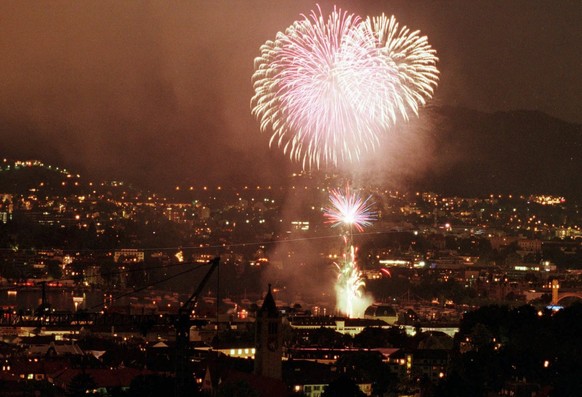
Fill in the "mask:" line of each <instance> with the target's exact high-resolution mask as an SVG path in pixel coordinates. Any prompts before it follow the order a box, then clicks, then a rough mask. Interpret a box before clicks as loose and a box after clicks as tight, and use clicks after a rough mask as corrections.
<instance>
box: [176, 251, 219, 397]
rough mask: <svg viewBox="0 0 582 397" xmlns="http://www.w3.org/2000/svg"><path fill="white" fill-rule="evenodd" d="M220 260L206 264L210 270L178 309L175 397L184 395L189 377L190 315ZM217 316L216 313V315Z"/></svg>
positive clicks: (213, 260) (216, 259)
mask: <svg viewBox="0 0 582 397" xmlns="http://www.w3.org/2000/svg"><path fill="white" fill-rule="evenodd" d="M219 262H220V258H219V257H216V258H214V259H212V260H211V261H209V262H208V264H209V265H210V269H208V272H207V273H206V275H205V276H204V278H203V279H202V281H200V284H198V287H197V288H196V290H195V291H194V292H193V293H192V295H190V298H188V300H186V302H184V304H183V305H182V306H181V307H180V309H178V318H177V319H176V397H182V396H184V395H185V394H186V384H187V381H188V378H190V377H191V375H190V374H189V373H188V361H187V360H188V350H189V349H188V346H189V343H190V326H191V321H190V315H191V314H192V311H193V310H194V308H195V307H196V303H197V302H198V297H199V295H200V293H201V292H202V290H203V289H204V287H205V286H206V284H207V283H208V280H209V279H210V276H212V273H214V270H215V269H216V268H217V267H218V264H219ZM216 315H217V316H218V313H216Z"/></svg>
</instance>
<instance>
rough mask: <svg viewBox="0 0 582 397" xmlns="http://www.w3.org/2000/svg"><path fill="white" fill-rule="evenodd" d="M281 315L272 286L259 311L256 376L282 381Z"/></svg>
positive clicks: (256, 341)
mask: <svg viewBox="0 0 582 397" xmlns="http://www.w3.org/2000/svg"><path fill="white" fill-rule="evenodd" d="M281 324H282V322H281V315H280V314H279V311H278V310H277V305H275V299H273V294H272V293H271V284H269V291H268V292H267V296H265V300H264V301H263V305H262V306H261V308H260V309H259V310H258V311H257V320H256V323H255V325H256V331H255V374H256V375H261V376H265V377H268V378H274V379H281V360H282V357H283V346H282V343H283V333H282V329H281V328H282V326H281Z"/></svg>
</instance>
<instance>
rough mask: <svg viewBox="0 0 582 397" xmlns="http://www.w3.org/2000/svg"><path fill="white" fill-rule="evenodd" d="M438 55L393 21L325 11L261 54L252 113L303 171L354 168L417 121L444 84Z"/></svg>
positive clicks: (421, 38)
mask: <svg viewBox="0 0 582 397" xmlns="http://www.w3.org/2000/svg"><path fill="white" fill-rule="evenodd" d="M437 60H438V58H437V57H436V51H435V50H434V49H432V47H431V46H430V45H429V43H428V41H427V38H426V37H425V36H421V35H420V34H419V32H418V31H415V32H412V31H410V30H409V29H408V28H406V27H405V26H403V27H400V26H399V24H398V23H397V22H396V20H395V19H394V17H386V16H385V15H382V16H380V17H376V18H367V19H366V20H362V19H361V18H360V17H358V16H356V15H353V14H348V13H347V12H342V11H341V10H339V9H336V8H334V10H333V12H332V13H331V14H330V15H329V16H328V17H327V18H326V17H324V16H323V13H322V11H321V9H319V8H318V12H316V11H312V12H311V14H310V15H309V16H303V19H302V20H300V21H296V22H295V23H294V24H293V25H291V26H290V27H289V28H287V29H286V30H285V32H284V33H283V32H279V33H278V34H277V36H276V38H275V40H274V41H267V42H266V43H265V44H264V45H262V46H261V49H260V56H259V57H257V58H256V59H255V72H254V74H253V77H252V81H253V87H254V90H255V94H254V96H253V98H252V100H251V108H252V113H253V114H254V115H255V116H256V117H257V119H258V120H259V122H260V126H261V130H262V131H266V130H270V131H271V132H272V135H271V140H270V144H271V145H273V144H277V145H278V146H279V147H281V148H282V149H283V151H284V153H286V154H288V155H289V156H290V157H291V158H292V159H293V160H296V161H299V162H301V163H302V164H303V167H304V168H312V167H316V168H319V167H320V166H322V165H326V164H333V165H337V164H338V163H339V162H340V161H355V160H358V159H360V157H361V156H362V154H363V153H366V152H369V151H371V150H373V149H374V148H375V147H376V146H377V144H378V142H379V137H380V136H381V134H382V133H384V132H385V131H387V130H388V129H389V128H390V127H391V126H392V125H393V124H395V123H396V121H397V119H398V118H403V119H408V117H409V114H410V113H413V114H417V112H418V108H419V106H422V105H424V104H425V103H426V101H427V99H428V98H430V97H431V96H432V94H433V91H434V88H435V87H436V84H437V81H438V69H437V68H436V62H437Z"/></svg>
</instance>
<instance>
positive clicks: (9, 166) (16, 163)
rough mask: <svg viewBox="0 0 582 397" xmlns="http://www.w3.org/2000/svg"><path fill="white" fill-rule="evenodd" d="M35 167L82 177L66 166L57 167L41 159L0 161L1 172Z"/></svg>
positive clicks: (68, 176)
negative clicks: (71, 171) (72, 172)
mask: <svg viewBox="0 0 582 397" xmlns="http://www.w3.org/2000/svg"><path fill="white" fill-rule="evenodd" d="M33 167H38V168H43V169H46V170H49V171H53V172H56V173H59V174H62V175H65V176H66V177H67V178H73V177H74V178H80V175H78V174H77V175H73V174H71V173H70V172H69V171H68V170H67V169H65V168H61V167H55V166H52V165H50V164H45V163H43V162H42V161H40V160H25V161H22V160H8V159H4V160H3V161H2V162H1V163H0V172H6V171H16V170H21V169H27V168H33Z"/></svg>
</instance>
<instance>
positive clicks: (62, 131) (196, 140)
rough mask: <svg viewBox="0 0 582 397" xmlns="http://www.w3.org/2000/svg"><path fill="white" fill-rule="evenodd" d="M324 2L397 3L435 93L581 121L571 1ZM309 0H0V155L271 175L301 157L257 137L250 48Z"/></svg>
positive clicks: (102, 172) (150, 175) (159, 176)
mask: <svg viewBox="0 0 582 397" xmlns="http://www.w3.org/2000/svg"><path fill="white" fill-rule="evenodd" d="M333 4H337V5H338V6H339V7H341V8H342V9H345V10H347V11H350V12H353V13H357V14H359V15H361V16H362V17H365V16H367V15H372V16H373V15H379V14H381V13H382V12H384V13H386V14H389V15H390V14H394V15H395V16H396V18H397V19H398V21H399V22H401V23H402V24H405V25H407V26H409V27H411V28H412V29H419V30H421V31H422V33H423V34H426V35H427V36H428V38H429V42H430V43H431V44H432V46H433V47H434V48H435V49H436V50H437V51H438V56H439V58H440V62H439V64H438V67H439V69H440V71H441V79H440V83H439V87H438V88H437V91H436V95H435V97H434V98H433V100H432V102H431V103H432V104H433V105H437V106H439V105H452V106H462V107H468V108H472V109H476V110H480V111H487V112H489V111H498V110H502V111H504V110H514V109H526V110H539V111H543V112H545V113H547V114H549V115H551V116H554V117H557V118H561V119H563V120H566V121H570V122H575V123H582V111H580V109H581V104H582V73H580V71H581V70H582V23H581V21H582V2H580V1H531V0H528V1H516V0H499V1H493V0H487V1H466V0H462V1H439V2H436V1H435V2H429V1H410V0H406V1H379V0H370V1H357V2H356V1H338V2H335V3H332V2H324V1H321V2H320V5H321V6H322V9H323V10H324V11H325V12H328V11H330V10H331V9H332V7H333ZM314 8H315V3H314V2H308V1H296V0H288V1H272V0H268V1H258V0H245V1H234V0H228V1H206V0H204V1H202V0H199V1H196V0H192V1H183V2H166V1H161V0H160V1H139V2H138V1H125V2H119V1H93V2H90V1H80V2H74V1H68V2H63V1H53V2H27V1H2V2H0V54H1V61H0V136H1V139H2V141H1V144H0V155H2V156H8V157H11V158H18V159H28V158H36V159H41V160H44V161H47V162H52V163H57V164H60V165H66V166H68V167H71V168H73V169H75V170H78V171H79V172H81V173H85V174H89V175H91V176H96V177H103V178H109V179H113V178H122V179H126V180H129V181H133V182H138V183H143V184H150V185H151V186H163V185H166V184H174V183H182V182H186V183H191V184H199V183H207V182H215V181H216V182H220V183H224V182H230V181H237V182H240V181H248V182H249V183H254V182H262V181H264V182H268V183H271V182H273V181H276V180H278V179H279V178H280V177H282V176H283V175H286V174H287V173H288V172H290V171H291V170H296V169H298V166H297V165H295V164H293V163H291V162H290V161H288V160H287V159H286V158H285V157H284V156H283V155H281V154H280V153H279V151H278V150H276V149H269V148H268V135H265V134H261V133H260V132H259V126H258V123H257V122H256V121H255V120H254V119H253V117H252V116H251V114H250V104H249V103H250V98H251V96H252V94H253V91H252V86H251V75H252V72H253V59H254V57H256V56H257V55H258V54H259V47H260V45H261V44H263V43H264V42H265V41H266V40H269V39H274V37H275V34H276V33H277V31H279V30H284V29H285V28H287V27H288V26H289V25H291V23H292V22H293V21H294V20H297V19H299V18H300V14H302V13H305V14H308V13H309V12H310V10H312V9H314ZM424 120H425V119H423V115H422V114H421V118H420V120H419V121H415V122H413V123H412V124H411V126H410V128H411V129H413V130H414V128H419V129H422V128H423V127H422V125H423V124H425V123H424ZM429 124H430V123H429ZM425 128H428V127H425ZM420 136H421V135H419V137H420ZM419 139H420V138H419ZM417 143H418V142H415V141H414V139H410V138H407V144H408V145H409V147H410V145H412V146H414V145H416V144H417ZM398 145H399V142H398V141H397V140H396V141H394V142H392V146H391V147H388V148H382V150H381V151H382V152H383V153H384V155H386V154H387V153H388V154H389V153H390V151H391V150H392V151H394V150H396V151H398V150H399V148H398ZM385 157H389V156H385ZM423 161H427V162H429V161H430V158H424V157H423ZM386 167H388V168H390V169H395V168H398V161H397V160H394V161H393V162H392V163H390V164H387V165H386ZM413 171H414V170H413ZM413 171H412V172H413Z"/></svg>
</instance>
